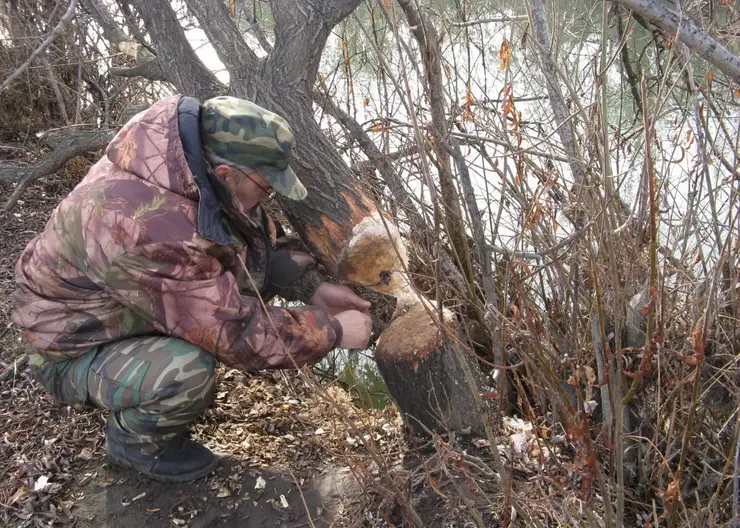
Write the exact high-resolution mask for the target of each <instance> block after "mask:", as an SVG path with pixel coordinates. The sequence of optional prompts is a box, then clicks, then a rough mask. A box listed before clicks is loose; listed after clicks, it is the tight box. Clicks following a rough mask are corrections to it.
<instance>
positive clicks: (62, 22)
mask: <svg viewBox="0 0 740 528" xmlns="http://www.w3.org/2000/svg"><path fill="white" fill-rule="evenodd" d="M76 7H77V0H71V2H70V3H69V7H68V8H67V11H66V12H65V13H64V15H62V18H61V19H59V23H58V24H57V25H56V27H55V28H54V29H53V30H52V31H51V33H49V36H48V37H46V40H44V41H43V42H42V43H41V45H40V46H39V47H38V48H36V51H34V52H33V53H31V56H30V57H28V60H27V61H26V62H24V63H23V64H22V65H21V67H20V68H18V69H17V70H15V71H14V72H13V73H11V74H10V76H9V77H8V78H7V79H5V82H3V84H0V93H2V92H3V91H5V89H6V88H7V87H8V86H10V84H11V83H12V82H13V81H15V80H16V79H17V78H18V77H20V75H21V74H22V73H23V72H24V71H26V68H28V67H29V66H30V65H31V63H32V62H33V61H34V60H35V59H36V57H38V56H39V55H41V54H42V53H43V52H44V51H45V50H46V49H47V48H48V47H49V46H51V43H52V42H54V40H56V38H57V37H58V36H59V34H60V33H61V32H62V30H63V29H64V28H65V27H66V25H67V24H69V22H70V20H72V18H73V17H74V14H75V8H76Z"/></svg>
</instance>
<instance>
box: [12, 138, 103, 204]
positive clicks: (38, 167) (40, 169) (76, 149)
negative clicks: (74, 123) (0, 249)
mask: <svg viewBox="0 0 740 528" xmlns="http://www.w3.org/2000/svg"><path fill="white" fill-rule="evenodd" d="M114 135H115V130H96V131H92V132H77V133H72V134H69V135H68V136H66V137H64V138H63V139H61V140H60V141H59V142H58V143H57V145H56V146H55V148H54V150H53V151H52V153H51V154H49V155H48V156H46V157H44V159H43V160H41V161H40V162H39V163H37V164H35V165H31V166H27V167H24V166H22V165H15V164H13V165H7V164H4V165H0V180H3V181H8V182H17V185H16V187H15V189H13V192H12V193H11V195H10V196H9V197H8V199H7V200H6V201H5V203H4V204H3V208H2V210H3V211H9V210H10V209H12V207H13V206H14V205H15V202H16V201H17V200H18V198H20V196H21V195H22V194H23V192H24V191H25V190H26V188H27V187H28V186H29V185H30V184H31V183H33V182H34V181H35V180H37V179H38V178H41V177H43V176H48V175H49V174H52V173H54V172H56V171H58V170H59V169H60V168H61V167H62V166H63V165H64V164H65V163H67V161H69V160H70V159H72V158H74V157H75V156H79V155H81V154H85V153H87V152H90V151H93V150H99V149H102V148H105V146H106V145H108V143H109V142H110V141H111V139H113V136H114Z"/></svg>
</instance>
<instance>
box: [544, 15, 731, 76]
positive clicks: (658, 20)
mask: <svg viewBox="0 0 740 528" xmlns="http://www.w3.org/2000/svg"><path fill="white" fill-rule="evenodd" d="M536 1H539V0H536ZM612 1H613V2H616V3H618V4H619V5H621V6H623V7H626V8H627V9H631V10H632V11H634V12H635V13H637V14H639V15H642V16H643V17H645V18H646V19H647V20H648V21H649V22H651V23H652V24H655V25H656V26H658V27H659V28H660V29H662V30H663V31H665V32H666V33H668V34H670V35H674V36H677V38H678V40H679V41H680V42H683V43H684V44H685V45H686V46H687V47H688V48H689V49H690V50H691V51H692V52H694V53H696V54H697V55H701V56H702V57H704V58H705V59H706V60H707V62H709V63H710V64H712V65H714V66H716V67H717V68H718V69H719V70H720V71H721V72H723V73H724V74H725V75H727V76H728V77H730V78H731V79H733V80H734V81H735V82H736V83H740V57H738V56H737V55H735V54H734V53H732V51H730V50H729V49H727V48H726V47H724V46H723V45H722V44H721V43H720V42H718V41H717V40H716V39H714V38H713V37H711V36H709V35H707V34H706V33H705V32H704V31H702V30H701V29H699V27H698V26H697V25H696V24H694V23H693V22H692V21H691V20H688V19H687V18H685V17H680V16H679V15H678V13H676V12H675V11H672V10H670V9H668V8H667V7H665V6H663V5H662V4H660V3H658V2H656V1H655V0H612Z"/></svg>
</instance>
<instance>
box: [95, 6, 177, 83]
mask: <svg viewBox="0 0 740 528" xmlns="http://www.w3.org/2000/svg"><path fill="white" fill-rule="evenodd" d="M81 6H82V7H83V8H84V9H85V10H86V11H87V12H88V13H90V15H91V16H92V17H93V18H94V19H95V21H96V22H97V23H98V24H99V25H100V27H101V28H102V30H103V36H104V37H105V38H106V40H108V41H109V42H110V43H111V44H113V45H114V46H115V47H116V48H118V49H119V50H121V51H122V52H123V53H125V54H126V55H128V56H129V57H131V58H133V59H134V61H136V66H133V67H131V68H111V74H113V75H118V76H120V77H144V78H146V79H150V80H152V81H165V82H170V79H169V78H168V77H167V75H165V73H164V72H163V71H162V67H161V65H160V64H159V59H158V58H157V56H156V55H154V54H152V53H151V52H150V51H149V50H148V49H146V48H145V47H144V46H142V45H141V44H139V43H138V42H135V41H132V40H130V39H129V38H128V36H127V35H126V34H125V33H124V32H123V30H122V29H121V28H120V26H119V25H118V23H117V22H116V21H115V20H114V19H113V16H111V14H110V11H108V8H107V7H105V6H104V5H103V4H102V3H101V1H100V0H82V4H81Z"/></svg>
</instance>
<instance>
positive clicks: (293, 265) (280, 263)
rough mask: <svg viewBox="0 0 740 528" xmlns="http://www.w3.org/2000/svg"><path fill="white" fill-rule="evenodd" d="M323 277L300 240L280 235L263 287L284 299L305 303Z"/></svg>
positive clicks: (322, 280)
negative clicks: (265, 284)
mask: <svg viewBox="0 0 740 528" xmlns="http://www.w3.org/2000/svg"><path fill="white" fill-rule="evenodd" d="M325 280H326V278H325V277H324V275H323V274H322V273H321V272H320V271H319V269H318V263H317V262H316V259H315V258H314V257H313V256H312V255H311V254H310V253H309V252H308V250H306V248H305V247H304V246H303V244H302V243H301V242H300V240H296V239H293V238H287V237H284V238H280V239H278V241H277V243H276V245H275V251H274V252H273V255H272V259H271V260H270V270H269V274H268V279H267V290H268V292H269V293H271V294H275V295H279V296H280V297H282V298H283V299H286V300H288V301H301V302H303V303H306V304H308V303H309V302H310V300H311V297H313V294H314V293H316V289H317V288H318V287H319V285H321V283H322V282H324V281H325Z"/></svg>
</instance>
